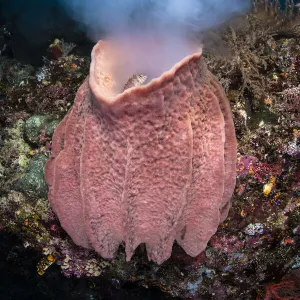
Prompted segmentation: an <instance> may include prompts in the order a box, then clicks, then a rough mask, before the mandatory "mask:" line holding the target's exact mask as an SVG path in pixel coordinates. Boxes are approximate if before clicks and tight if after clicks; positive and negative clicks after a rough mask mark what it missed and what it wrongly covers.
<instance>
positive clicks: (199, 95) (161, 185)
mask: <svg viewBox="0 0 300 300" xmlns="http://www.w3.org/2000/svg"><path fill="white" fill-rule="evenodd" d="M114 50H115V49H113V47H112V45H111V44H109V43H107V42H104V41H100V42H98V44H97V45H96V46H95V47H94V49H93V52H92V63H91V67H90V76H89V77H88V78H87V79H86V80H85V82H84V83H83V84H82V86H81V87H80V89H79V91H78V93H77V96H76V99H75V103H74V106H73V108H72V109H71V110H70V111H69V113H68V114H67V116H66V117H65V118H64V120H63V121H62V122H61V123H60V125H59V126H58V127H57V129H56V131H55V133H54V136H53V147H52V154H51V158H50V160H49V161H48V163H47V166H46V180H47V182H48V184H49V186H50V190H49V200H50V203H51V205H52V207H53V209H54V211H55V212H56V214H57V216H58V218H59V220H60V222H61V225H62V227H63V228H64V229H65V230H66V231H67V233H68V234H69V235H70V236H71V238H72V239H73V241H74V242H75V243H76V244H77V245H80V246H82V247H85V248H89V249H94V250H95V251H97V252H98V253H99V254H100V255H101V256H102V257H104V258H113V257H114V256H115V254H116V252H117V250H118V247H119V245H120V244H121V243H122V242H124V243H125V251H126V256H127V260H130V259H131V257H132V255H133V253H134V251H135V249H136V248H137V247H138V246H139V245H140V244H141V243H145V245H146V249H147V254H148V258H149V260H153V261H155V262H156V263H158V264H160V263H162V262H164V261H165V260H166V259H168V258H169V257H170V255H171V251H172V246H173V243H174V241H175V240H176V241H177V243H178V244H179V245H180V246H181V247H182V248H183V249H184V250H185V252H186V253H187V254H189V255H191V256H196V255H198V254H199V253H201V252H202V251H203V250H204V249H205V247H206V245H207V242H208V241H209V239H210V238H211V236H212V235H213V234H214V233H215V232H216V230H217V227H218V225H219V223H220V222H222V221H223V220H224V219H225V218H226V217H227V214H228V210H229V208H230V198H231V196H232V193H233V189H234V186H235V172H236V138H235V131H234V125H233V121H232V116H231V110H230V106H229V102H228V100H227V98H226V96H225V93H224V92H223V90H222V88H221V86H220V84H219V83H218V81H217V79H216V78H215V77H214V76H213V75H212V74H211V73H210V72H209V71H208V70H207V68H206V66H205V63H204V61H203V57H202V56H201V54H200V53H195V54H193V55H190V56H188V57H186V58H184V59H183V60H182V61H180V62H179V63H177V64H176V65H175V66H173V67H172V68H171V69H170V70H169V71H167V72H165V73H163V74H162V75H161V76H160V77H159V78H156V79H153V80H152V81H150V82H149V83H147V84H144V85H140V86H133V87H131V88H128V89H126V90H125V91H123V89H122V87H124V84H125V82H126V80H125V79H126V78H130V77H131V76H132V75H133V74H126V69H124V68H123V69H121V68H120V69H118V68H116V64H119V65H120V66H122V65H125V64H124V61H125V60H126V58H123V57H122V56H118V55H114V53H116V51H114ZM122 59H124V61H122ZM120 74H122V76H123V77H124V81H123V78H120V77H121V76H120ZM145 75H146V74H145Z"/></svg>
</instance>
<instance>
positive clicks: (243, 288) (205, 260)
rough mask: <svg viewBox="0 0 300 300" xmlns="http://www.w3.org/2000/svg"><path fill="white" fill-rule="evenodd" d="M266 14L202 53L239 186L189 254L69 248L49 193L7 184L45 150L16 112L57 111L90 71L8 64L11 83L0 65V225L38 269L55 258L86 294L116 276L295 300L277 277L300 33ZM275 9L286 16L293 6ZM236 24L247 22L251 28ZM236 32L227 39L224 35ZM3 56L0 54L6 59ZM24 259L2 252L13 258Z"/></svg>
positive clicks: (189, 292)
mask: <svg viewBox="0 0 300 300" xmlns="http://www.w3.org/2000/svg"><path fill="white" fill-rule="evenodd" d="M260 2H261V3H263V2H264V1H260ZM267 13H268V16H269V17H268V19H266V18H265V17H261V14H260V15H257V14H251V15H250V16H249V17H248V18H247V19H246V18H245V19H244V20H243V22H244V23H242V25H243V26H237V27H235V26H234V24H233V25H232V26H231V27H232V29H233V30H232V29H229V30H228V31H227V32H225V33H224V35H222V39H224V41H225V42H228V43H227V45H228V49H229V51H228V53H230V54H231V55H223V57H219V56H217V55H212V54H211V53H205V56H206V58H207V60H208V66H209V68H210V69H211V71H212V72H213V73H214V74H216V75H217V76H218V78H219V80H220V81H221V82H222V83H223V84H224V87H225V89H226V93H227V96H228V98H229V100H230V103H231V107H232V111H233V115H234V123H235V128H236V134H237V140H238V152H239V155H238V161H237V175H238V176H237V185H236V190H235V193H234V198H233V201H232V203H233V206H232V208H231V210H230V212H229V216H228V218H227V219H226V220H225V221H224V222H223V223H222V224H221V225H220V226H219V228H218V231H217V232H216V234H215V235H214V236H213V237H212V239H211V240H210V242H209V244H208V246H207V248H206V249H205V251H204V252H202V253H201V254H200V255H199V256H197V257H195V258H192V257H190V256H188V255H186V254H185V253H184V251H183V250H182V249H181V248H180V247H179V246H178V245H177V244H175V245H174V247H173V251H172V255H171V257H170V259H169V260H167V261H165V262H164V263H163V264H161V265H159V266H158V265H156V264H154V263H153V262H148V261H147V257H146V254H145V251H144V250H143V247H139V248H138V249H137V251H136V253H135V254H134V256H133V257H132V260H131V261H130V262H126V260H125V257H124V249H123V246H122V245H121V246H120V251H119V252H118V254H117V256H116V257H115V258H114V259H113V260H110V261H107V260H103V259H101V258H100V257H99V256H97V255H96V253H95V252H93V251H90V250H83V249H82V248H80V247H77V246H76V245H74V243H72V241H71V240H70V239H69V237H68V235H67V234H66V233H65V232H64V230H63V229H62V228H61V226H60V224H59V222H58V220H57V219H56V217H55V215H54V213H53V211H52V210H51V209H50V206H49V203H48V201H47V199H45V198H41V197H39V196H36V195H29V194H27V193H21V192H16V191H12V190H11V188H12V186H13V185H14V184H15V182H16V180H17V179H19V178H20V177H22V175H24V174H25V173H24V172H25V169H26V167H27V166H28V164H29V162H30V160H32V159H33V158H34V157H36V156H38V155H40V154H44V155H49V153H50V150H51V141H50V138H49V137H47V136H45V135H44V134H43V128H42V129H39V130H40V132H41V136H42V138H40V139H39V141H38V142H37V144H31V143H30V144H29V143H28V142H26V140H25V139H24V128H25V127H24V125H25V121H26V120H27V119H29V117H32V116H34V115H41V114H44V115H48V116H50V115H52V117H54V119H61V118H62V117H63V116H64V115H65V114H66V112H67V110H68V109H69V107H70V106H71V105H72V103H73V99H74V97H75V91H76V90H77V89H78V87H79V86H80V85H81V83H82V81H83V79H84V78H85V77H86V75H87V74H88V66H89V63H90V61H89V59H87V58H83V57H76V56H74V55H69V56H65V57H63V56H61V57H59V58H58V59H56V60H46V61H45V65H44V67H42V68H41V69H39V70H35V71H36V73H35V74H36V76H34V75H32V73H30V72H29V73H28V72H27V73H26V72H25V73H26V74H27V75H25V77H24V74H25V73H24V72H23V73H22V72H21V70H19V71H20V72H19V71H18V70H17V72H15V74H23V75H22V76H21V78H22V79H21V80H16V81H14V82H12V81H11V80H10V79H9V78H10V77H9V74H7V73H6V72H8V71H9V69H10V68H7V67H5V68H1V72H2V73H1V76H0V77H1V81H0V104H1V105H0V107H1V112H0V122H1V124H2V125H3V128H0V137H1V138H0V163H1V165H0V193H1V200H0V230H1V231H5V232H13V233H14V234H17V235H18V236H19V237H20V239H21V240H22V242H23V244H24V247H27V250H28V251H29V249H38V251H40V255H39V256H38V257H37V259H36V263H37V267H38V269H37V272H39V274H41V275H37V276H48V275H47V274H53V273H52V272H54V270H56V269H55V268H56V266H57V265H58V266H60V269H61V272H63V274H65V275H66V276H71V277H76V276H81V278H83V277H88V285H89V286H91V287H92V288H91V293H93V295H94V296H95V295H96V292H95V291H97V290H98V289H100V287H101V285H102V283H101V280H103V278H105V279H106V280H107V282H110V284H111V285H112V286H114V287H115V288H116V289H117V288H120V287H122V286H124V285H126V284H134V285H136V286H144V287H146V288H149V287H157V288H159V289H160V290H162V291H164V293H165V295H168V296H170V297H171V296H172V297H176V296H177V297H180V298H181V299H216V300H219V299H241V300H245V299H246V300H248V299H249V300H253V299H256V298H257V299H264V298H266V299H268V298H271V299H272V297H273V299H274V297H277V298H278V297H281V298H284V297H288V296H291V297H294V298H296V299H299V297H300V296H299V294H300V293H299V288H298V290H297V282H295V278H297V277H294V275H287V274H288V273H289V272H291V270H295V272H299V268H300V253H299V248H300V230H299V224H300V169H299V144H300V142H299V140H300V134H299V130H300V128H299V105H298V104H299V94H298V89H299V74H300V71H299V54H300V52H299V44H300V40H299V38H298V36H297V34H296V30H297V28H294V27H293V25H291V26H290V25H289V26H290V27H285V28H287V29H284V31H283V30H282V29H280V28H283V27H282V26H279V27H277V25H276V22H277V21H276V22H275V23H272V22H271V19H272V18H271V15H269V14H273V15H276V14H275V13H274V11H273V10H272V9H269V8H268V10H267ZM295 13H296V12H295ZM280 15H281V16H282V14H281V13H280ZM285 18H286V20H289V19H290V20H291V21H292V22H293V20H294V19H293V18H294V16H293V15H289V17H288V18H287V16H285ZM277 19H278V18H277ZM249 22H252V23H253V25H251V26H254V27H249V26H250V25H249ZM287 23H289V21H288V22H286V24H287ZM255 24H256V25H255ZM291 24H292V23H291ZM245 28H253V30H252V33H251V35H248V33H249V32H248V31H247V30H245ZM288 28H294V29H293V30H291V29H288ZM289 32H290V34H289ZM234 35H235V36H236V38H235V41H236V42H235V43H234V42H233V41H230V39H232V38H233V37H234ZM247 36H248V37H247ZM260 37H265V38H260ZM254 38H255V39H257V41H256V40H255V39H254ZM253 39H254V40H253ZM248 40H249V42H247V41H248ZM255 41H256V42H255ZM253 45H255V47H254V46H253ZM232 47H236V48H237V49H231V48H232ZM250 52H251V55H250ZM269 55H270V57H269ZM248 58H249V59H250V61H249V63H248V62H247V59H248ZM1 59H4V58H2V57H1ZM239 59H242V60H243V64H242V63H241V62H240V61H239ZM231 62H233V66H234V68H231V67H230V63H231ZM73 63H74V64H76V66H77V67H75V66H74V65H73ZM10 64H13V62H12V61H11V60H10V59H9V58H5V65H7V66H8V65H10ZM252 66H253V68H252ZM248 67H250V69H249V68H248ZM18 68H21V69H22V65H21V64H18ZM240 68H243V69H242V70H241V69H240ZM245 68H246V69H245ZM247 68H248V69H247ZM29 69H30V68H28V70H29ZM257 71H258V73H257ZM243 74H244V75H245V77H244V78H243ZM38 75H39V76H38ZM26 76H27V77H26ZM244 80H246V81H245V82H246V84H244ZM22 81H24V84H22V85H20V82H22ZM26 100H27V101H26ZM1 233H3V232H1ZM1 249H3V248H2V247H1ZM27 259H28V258H27V257H26V256H25V258H24V259H23V261H21V262H20V261H19V260H18V258H17V257H16V255H15V256H13V255H11V257H10V261H16V262H17V263H16V264H17V265H21V264H22V263H23V264H24V263H26V261H27ZM39 260H40V263H38V261H39ZM61 267H63V268H61ZM99 273H101V274H100V275H99ZM37 274H38V273H37ZM42 274H44V275H42ZM95 275H99V276H95ZM284 276H287V277H285V278H284V279H282V277H284ZM289 276H291V277H289ZM27 277H30V276H27ZM68 280H71V278H70V279H68ZM293 281H294V283H292V282H293ZM280 289H281V290H280ZM53 290H55V288H54V289H53ZM283 292H284V293H285V294H282V293H283Z"/></svg>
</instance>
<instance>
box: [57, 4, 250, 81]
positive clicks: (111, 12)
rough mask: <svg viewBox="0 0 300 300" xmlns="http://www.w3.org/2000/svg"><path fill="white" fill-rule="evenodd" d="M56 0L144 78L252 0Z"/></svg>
mask: <svg viewBox="0 0 300 300" xmlns="http://www.w3.org/2000/svg"><path fill="white" fill-rule="evenodd" d="M60 1H61V3H62V4H63V5H64V7H65V8H66V11H67V12H68V13H69V14H70V16H71V17H72V18H74V19H75V20H76V21H78V22H79V23H81V24H82V25H84V27H85V28H86V32H87V34H88V36H89V37H90V38H91V39H92V40H94V41H95V42H97V41H98V40H99V39H105V40H110V41H113V42H114V43H116V44H118V47H119V49H122V53H124V55H125V57H128V60H129V61H127V64H128V65H130V69H132V72H133V73H134V74H145V75H147V76H148V78H153V77H158V76H160V75H161V73H162V72H164V71H167V70H169V69H170V68H171V67H172V66H173V65H174V64H175V63H176V62H178V61H180V60H181V59H182V58H184V57H185V56H187V55H189V54H192V53H194V52H199V51H201V44H200V40H199V33H200V32H203V31H205V30H208V29H212V28H217V27H218V26H220V25H221V24H223V23H224V22H226V21H228V20H229V19H230V18H232V17H234V16H236V15H239V14H244V13H247V12H248V11H249V10H250V9H251V0H85V1H82V0H60ZM197 37H198V38H197Z"/></svg>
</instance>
